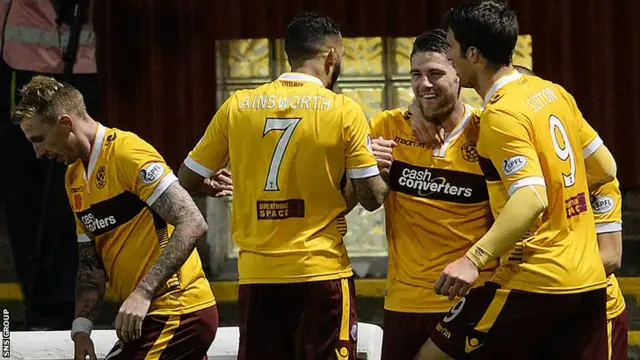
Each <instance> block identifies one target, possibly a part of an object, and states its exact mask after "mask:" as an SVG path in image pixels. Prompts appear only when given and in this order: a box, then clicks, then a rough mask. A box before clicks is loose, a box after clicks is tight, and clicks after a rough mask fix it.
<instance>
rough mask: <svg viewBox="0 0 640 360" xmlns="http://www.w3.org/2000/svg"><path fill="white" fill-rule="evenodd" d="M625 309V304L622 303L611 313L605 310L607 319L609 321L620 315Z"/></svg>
mask: <svg viewBox="0 0 640 360" xmlns="http://www.w3.org/2000/svg"><path fill="white" fill-rule="evenodd" d="M626 309H627V306H626V304H622V306H621V307H620V308H619V309H616V310H615V311H612V312H611V313H609V312H607V321H611V320H613V319H615V318H617V317H618V316H620V315H621V314H622V313H623V312H624V311H625V310H626Z"/></svg>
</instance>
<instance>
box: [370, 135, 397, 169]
mask: <svg viewBox="0 0 640 360" xmlns="http://www.w3.org/2000/svg"><path fill="white" fill-rule="evenodd" d="M396 146H398V144H396V142H395V141H393V140H385V139H383V138H382V136H380V137H379V138H377V139H373V140H371V149H372V150H373V155H374V156H375V157H376V160H377V161H378V169H380V170H382V169H388V168H389V167H391V163H392V162H393V148H394V147H396Z"/></svg>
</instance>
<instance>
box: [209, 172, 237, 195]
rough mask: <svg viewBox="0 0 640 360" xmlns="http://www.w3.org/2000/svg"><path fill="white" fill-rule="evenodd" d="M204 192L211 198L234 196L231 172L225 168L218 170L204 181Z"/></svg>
mask: <svg viewBox="0 0 640 360" xmlns="http://www.w3.org/2000/svg"><path fill="white" fill-rule="evenodd" d="M203 191H204V193H205V194H206V195H208V196H211V197H225V196H231V195H233V180H232V179H231V172H230V171H229V170H228V169H226V168H224V169H220V170H218V171H217V172H216V173H215V174H213V175H212V176H211V177H209V178H206V179H204V188H203Z"/></svg>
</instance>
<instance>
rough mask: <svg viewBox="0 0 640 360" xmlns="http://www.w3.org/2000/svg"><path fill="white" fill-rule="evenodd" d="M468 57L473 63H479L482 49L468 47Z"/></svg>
mask: <svg viewBox="0 0 640 360" xmlns="http://www.w3.org/2000/svg"><path fill="white" fill-rule="evenodd" d="M467 58H468V59H469V60H471V63H472V64H477V63H478V62H479V61H480V51H479V50H478V49H477V48H476V47H473V46H469V47H468V48H467Z"/></svg>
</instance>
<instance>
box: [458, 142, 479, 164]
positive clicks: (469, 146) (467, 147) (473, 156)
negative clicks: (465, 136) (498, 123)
mask: <svg viewBox="0 0 640 360" xmlns="http://www.w3.org/2000/svg"><path fill="white" fill-rule="evenodd" d="M461 151H462V158H463V159H465V160H466V161H468V162H478V150H477V149H476V142H475V141H467V142H466V143H464V145H462V149H461Z"/></svg>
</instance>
